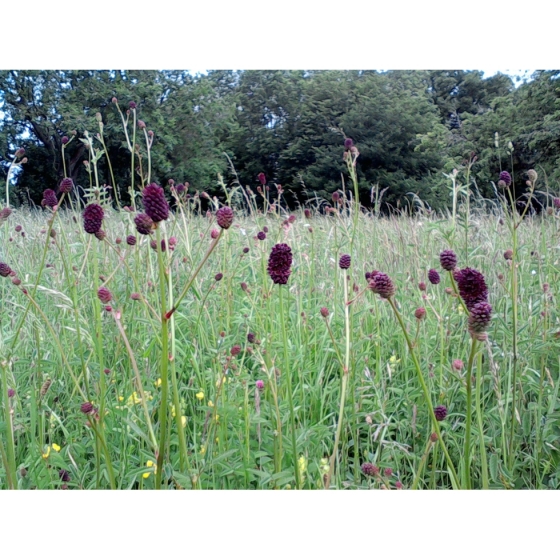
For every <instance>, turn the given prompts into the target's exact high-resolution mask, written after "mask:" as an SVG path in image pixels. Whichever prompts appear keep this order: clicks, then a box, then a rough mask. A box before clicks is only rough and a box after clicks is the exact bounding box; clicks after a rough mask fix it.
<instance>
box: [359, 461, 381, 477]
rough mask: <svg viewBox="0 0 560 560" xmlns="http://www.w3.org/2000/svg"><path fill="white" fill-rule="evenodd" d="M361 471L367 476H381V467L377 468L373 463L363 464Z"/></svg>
mask: <svg viewBox="0 0 560 560" xmlns="http://www.w3.org/2000/svg"><path fill="white" fill-rule="evenodd" d="M361 469H362V472H363V473H364V474H365V475H366V476H377V475H378V474H379V467H376V466H375V465H374V464H373V463H362V466H361Z"/></svg>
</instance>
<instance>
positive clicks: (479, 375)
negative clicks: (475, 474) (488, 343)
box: [475, 353, 490, 490]
mask: <svg viewBox="0 0 560 560" xmlns="http://www.w3.org/2000/svg"><path fill="white" fill-rule="evenodd" d="M481 391H482V353H479V354H478V363H477V368H476V405H475V406H476V419H477V423H478V437H479V441H480V443H479V447H480V462H481V465H482V488H483V489H484V490H488V488H489V486H490V485H489V482H488V460H487V457H486V445H485V443H484V423H483V420H482V406H481V398H480V395H481Z"/></svg>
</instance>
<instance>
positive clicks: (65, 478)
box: [58, 469, 70, 482]
mask: <svg viewBox="0 0 560 560" xmlns="http://www.w3.org/2000/svg"><path fill="white" fill-rule="evenodd" d="M58 476H59V477H60V480H62V482H70V473H69V472H68V471H67V470H65V469H60V470H59V471H58Z"/></svg>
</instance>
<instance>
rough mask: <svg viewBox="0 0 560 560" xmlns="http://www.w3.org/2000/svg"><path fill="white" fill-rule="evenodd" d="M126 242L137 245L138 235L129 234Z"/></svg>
mask: <svg viewBox="0 0 560 560" xmlns="http://www.w3.org/2000/svg"><path fill="white" fill-rule="evenodd" d="M126 243H127V245H130V246H131V247H132V246H134V245H136V236H135V235H128V236H127V237H126Z"/></svg>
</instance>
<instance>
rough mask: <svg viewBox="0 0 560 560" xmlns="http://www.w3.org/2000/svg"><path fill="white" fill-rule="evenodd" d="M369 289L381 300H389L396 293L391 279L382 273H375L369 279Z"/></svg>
mask: <svg viewBox="0 0 560 560" xmlns="http://www.w3.org/2000/svg"><path fill="white" fill-rule="evenodd" d="M369 288H370V290H371V291H372V292H373V293H375V294H379V295H380V296H381V297H382V298H385V299H389V298H390V297H393V296H394V295H395V292H396V291H397V290H396V288H395V285H394V284H393V281H392V280H391V278H390V277H389V276H388V275H387V274H385V273H384V272H376V274H373V273H372V274H371V275H370V277H369Z"/></svg>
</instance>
